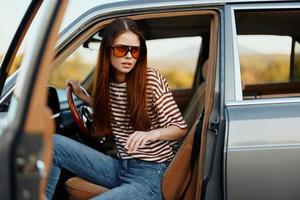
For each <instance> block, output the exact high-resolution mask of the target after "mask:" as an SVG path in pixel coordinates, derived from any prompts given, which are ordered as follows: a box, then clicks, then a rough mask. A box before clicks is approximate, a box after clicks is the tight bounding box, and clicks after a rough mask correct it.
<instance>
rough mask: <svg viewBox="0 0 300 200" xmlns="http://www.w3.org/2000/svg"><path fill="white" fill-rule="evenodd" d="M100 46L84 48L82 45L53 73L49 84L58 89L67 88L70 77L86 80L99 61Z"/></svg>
mask: <svg viewBox="0 0 300 200" xmlns="http://www.w3.org/2000/svg"><path fill="white" fill-rule="evenodd" d="M97 53H98V48H97V47H95V48H92V49H91V48H84V47H83V46H80V47H79V48H78V49H77V50H76V51H74V52H73V53H72V54H71V55H70V56H69V57H68V58H67V59H66V60H65V61H64V62H62V63H61V64H60V65H59V66H58V67H57V68H56V69H55V70H54V71H53V72H52V74H51V76H50V80H49V84H50V85H52V86H53V87H55V88H57V89H65V83H66V80H68V79H75V80H79V81H80V82H82V81H84V80H85V79H86V78H87V76H88V75H89V74H90V73H91V71H92V70H93V69H94V68H95V66H96V62H97Z"/></svg>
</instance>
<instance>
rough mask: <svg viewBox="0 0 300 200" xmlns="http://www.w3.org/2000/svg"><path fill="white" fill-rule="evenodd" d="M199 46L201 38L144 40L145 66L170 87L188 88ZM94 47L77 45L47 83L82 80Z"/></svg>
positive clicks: (91, 66)
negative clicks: (146, 57) (145, 50)
mask: <svg viewBox="0 0 300 200" xmlns="http://www.w3.org/2000/svg"><path fill="white" fill-rule="evenodd" d="M200 45H201V37H181V38H167V39H156V40H148V41H147V48H148V66H149V67H151V68H155V69H158V70H159V72H160V73H162V74H163V76H164V77H165V78H166V79H167V80H168V82H169V85H170V88H172V89H188V88H191V87H192V85H193V81H194V74H195V72H196V66H197V61H198V55H199V51H200ZM98 46H99V44H98ZM98 46H97V45H95V44H94V45H93V44H92V45H89V47H88V48H84V47H83V46H80V47H79V48H78V49H77V50H76V51H74V52H73V53H72V54H71V55H70V56H69V57H68V58H67V59H66V60H65V61H64V62H62V63H61V64H60V65H59V66H58V67H57V68H56V69H55V70H54V71H53V72H52V75H51V77H50V81H49V84H50V85H52V86H54V87H55V88H57V89H63V88H65V82H66V80H68V79H76V80H79V81H80V82H83V81H85V79H86V78H87V77H88V75H89V74H90V73H91V71H92V70H93V69H94V68H95V66H96V62H97V53H98V48H99V47H98Z"/></svg>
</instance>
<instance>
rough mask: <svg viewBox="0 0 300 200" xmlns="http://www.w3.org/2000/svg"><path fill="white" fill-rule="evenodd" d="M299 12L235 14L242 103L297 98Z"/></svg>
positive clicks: (299, 84) (298, 86)
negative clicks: (297, 24)
mask: <svg viewBox="0 0 300 200" xmlns="http://www.w3.org/2000/svg"><path fill="white" fill-rule="evenodd" d="M299 17H300V11H299V10H298V11H296V10H293V11H288V10H287V11H284V10H281V11H280V10H277V11H273V10H271V11H236V13H235V19H236V30H237V44H238V54H239V63H240V72H241V81H242V83H241V84H242V89H243V98H244V99H258V98H283V97H284V98H286V97H295V96H300V81H299V64H298V63H299V43H297V42H296V41H297V39H298V38H299V37H300V33H299V31H298V27H297V26H295V24H294V23H293V22H292V21H291V19H299Z"/></svg>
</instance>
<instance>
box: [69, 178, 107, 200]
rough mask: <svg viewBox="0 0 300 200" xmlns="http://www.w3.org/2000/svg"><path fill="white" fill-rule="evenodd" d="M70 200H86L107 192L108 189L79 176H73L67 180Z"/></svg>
mask: <svg viewBox="0 0 300 200" xmlns="http://www.w3.org/2000/svg"><path fill="white" fill-rule="evenodd" d="M65 186H66V190H67V192H68V193H69V199H70V200H86V199H90V198H92V197H94V196H96V195H99V194H101V193H103V192H106V191H107V190H108V189H107V188H105V187H102V186H99V185H96V184H93V183H91V182H88V181H86V180H84V179H82V178H79V177H73V178H70V179H68V180H67V181H66V182H65Z"/></svg>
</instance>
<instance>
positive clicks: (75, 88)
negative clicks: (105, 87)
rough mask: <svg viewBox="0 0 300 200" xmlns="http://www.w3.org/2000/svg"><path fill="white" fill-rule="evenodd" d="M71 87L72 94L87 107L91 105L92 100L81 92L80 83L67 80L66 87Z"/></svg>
mask: <svg viewBox="0 0 300 200" xmlns="http://www.w3.org/2000/svg"><path fill="white" fill-rule="evenodd" d="M68 84H70V85H72V87H73V92H74V94H75V95H76V96H77V97H78V98H79V99H81V100H82V101H83V102H85V103H86V104H87V105H89V106H92V105H93V99H92V98H91V97H90V96H87V95H86V94H85V93H84V92H83V91H82V90H81V86H80V82H79V81H77V80H67V82H66V85H68Z"/></svg>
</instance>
